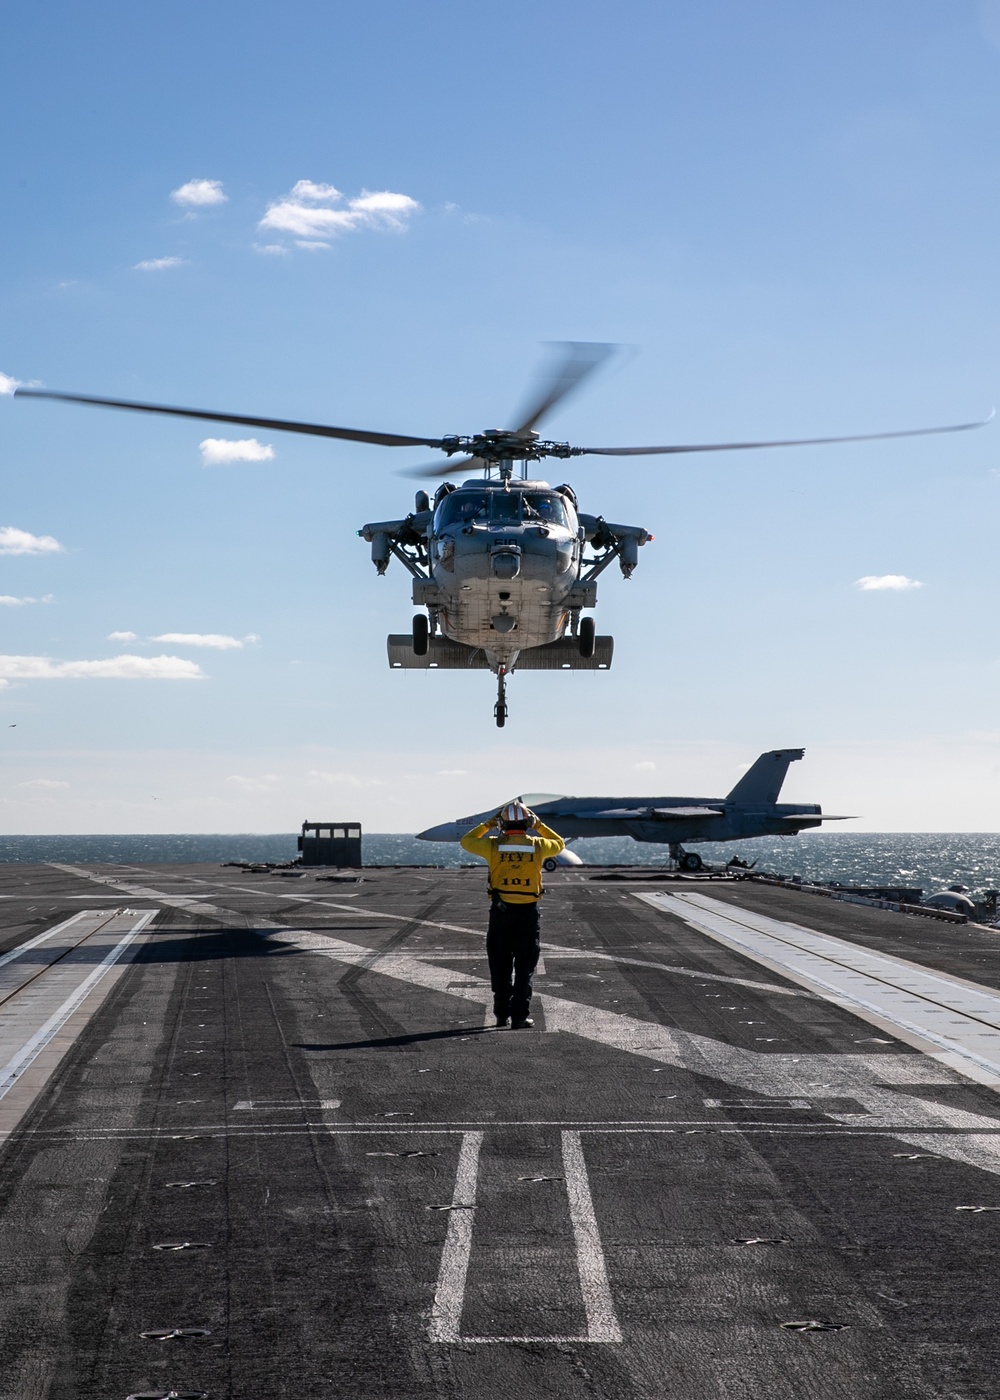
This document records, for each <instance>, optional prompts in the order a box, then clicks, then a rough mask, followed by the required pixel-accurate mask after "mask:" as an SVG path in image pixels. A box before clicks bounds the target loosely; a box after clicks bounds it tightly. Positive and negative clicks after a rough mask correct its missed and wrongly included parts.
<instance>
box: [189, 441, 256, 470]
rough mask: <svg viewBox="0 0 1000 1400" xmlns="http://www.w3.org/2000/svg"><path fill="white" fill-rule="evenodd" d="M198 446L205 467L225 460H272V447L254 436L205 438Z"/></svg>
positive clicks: (217, 464) (213, 465)
mask: <svg viewBox="0 0 1000 1400" xmlns="http://www.w3.org/2000/svg"><path fill="white" fill-rule="evenodd" d="M198 446H199V448H200V449H201V461H202V465H203V466H206V467H216V466H219V465H220V464H222V463H225V462H273V461H274V448H273V447H271V446H270V444H268V443H264V442H258V441H257V439H256V438H205V439H204V441H203V442H200V443H199V444H198Z"/></svg>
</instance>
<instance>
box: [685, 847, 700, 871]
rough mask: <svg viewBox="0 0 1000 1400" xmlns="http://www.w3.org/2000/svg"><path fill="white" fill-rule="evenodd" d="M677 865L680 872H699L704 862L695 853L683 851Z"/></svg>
mask: <svg viewBox="0 0 1000 1400" xmlns="http://www.w3.org/2000/svg"><path fill="white" fill-rule="evenodd" d="M679 863H680V867H681V869H682V870H692V871H693V870H701V869H702V868H703V865H704V862H703V861H702V858H701V856H700V855H699V854H698V852H697V851H685V852H684V854H683V855H682V856H681V858H680V862H679Z"/></svg>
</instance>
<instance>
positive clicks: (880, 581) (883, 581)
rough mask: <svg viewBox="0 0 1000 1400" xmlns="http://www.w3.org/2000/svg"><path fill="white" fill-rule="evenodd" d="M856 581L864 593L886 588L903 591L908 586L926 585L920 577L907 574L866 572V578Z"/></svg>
mask: <svg viewBox="0 0 1000 1400" xmlns="http://www.w3.org/2000/svg"><path fill="white" fill-rule="evenodd" d="M856 583H857V586H858V588H860V589H861V591H862V592H863V593H872V592H876V591H882V590H886V589H888V590H891V591H892V592H895V593H903V592H905V591H906V590H907V589H908V588H923V586H924V585H923V584H922V583H921V582H920V581H919V579H915V578H907V577H906V575H905V574H865V576H864V578H859V579H857V580H856Z"/></svg>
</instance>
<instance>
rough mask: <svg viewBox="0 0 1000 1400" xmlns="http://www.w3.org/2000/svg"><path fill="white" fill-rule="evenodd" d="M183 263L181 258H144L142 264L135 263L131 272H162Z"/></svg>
mask: <svg viewBox="0 0 1000 1400" xmlns="http://www.w3.org/2000/svg"><path fill="white" fill-rule="evenodd" d="M183 262H184V259H183V258H146V259H145V261H144V262H137V263H136V264H135V266H134V267H133V269H132V270H133V272H163V271H164V270H165V269H166V268H168V267H180V266H181V264H182V263H183Z"/></svg>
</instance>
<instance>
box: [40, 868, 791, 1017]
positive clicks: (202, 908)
mask: <svg viewBox="0 0 1000 1400" xmlns="http://www.w3.org/2000/svg"><path fill="white" fill-rule="evenodd" d="M49 863H50V864H53V865H54V864H55V863H54V862H49ZM55 868H56V869H58V870H64V871H66V872H68V873H70V874H74V875H85V876H86V877H87V878H88V879H90V880H97V881H99V882H101V883H102V884H109V883H112V880H111V877H109V876H104V875H95V874H91V873H90V872H89V871H87V870H84V869H83V867H82V866H71V865H58V866H56V867H55ZM184 878H185V879H186V880H188V881H190V882H191V883H192V884H199V885H210V886H211V887H212V888H213V889H221V890H231V891H233V892H234V893H236V894H255V895H261V894H264V895H265V896H266V897H269V898H271V899H285V900H293V901H297V902H298V903H300V904H317V905H319V906H320V908H322V909H338V910H341V911H342V912H343V913H345V914H353V915H354V916H355V917H356V918H360V917H368V918H371V919H390V920H392V921H394V922H396V923H415V924H419V925H421V926H422V927H426V928H440V929H445V930H446V931H447V932H449V933H471V934H473V935H474V936H476V937H477V938H482V937H484V935H485V930H484V929H475V928H466V927H465V926H464V925H463V924H442V923H438V922H436V921H435V920H433V919H413V918H411V917H410V916H409V915H407V914H385V913H383V912H382V911H381V910H378V909H358V908H357V907H356V906H354V905H351V904H336V903H333V902H332V901H331V900H329V899H320V898H319V897H318V896H316V895H307V894H279V893H278V892H277V891H276V890H261V889H260V887H259V886H249V885H227V884H222V883H220V882H219V881H214V880H199V879H196V878H195V876H193V875H189V876H185V877H184ZM114 884H115V887H116V888H118V889H120V890H121V891H122V892H123V893H126V894H130V893H131V894H136V895H141V896H142V897H143V898H144V899H149V898H156V899H161V900H162V901H163V903H164V904H171V905H173V906H175V907H176V908H178V909H184V910H187V911H189V912H202V913H212V912H225V913H229V914H233V913H238V911H237V910H225V911H217V910H215V909H214V907H213V906H212V905H210V904H197V903H195V902H194V901H192V900H188V899H185V898H183V897H181V898H180V899H178V898H177V897H176V896H175V895H168V894H164V893H161V892H160V891H157V890H152V889H147V888H145V887H143V886H135V887H130V886H126V885H122V884H119V883H118V882H117V881H114ZM342 897H343V898H351V899H358V898H360V896H359V895H350V896H346V895H345V896H342ZM74 898H77V899H85V898H87V896H86V895H76V896H74ZM546 953H548V954H549V955H550V956H552V957H562V958H599V959H601V960H602V961H605V962H614V963H627V964H628V965H629V966H632V967H649V968H654V969H655V970H656V971H657V972H668V973H674V974H676V975H678V976H681V977H694V978H697V979H698V980H700V981H703V982H726V983H730V984H732V985H734V986H739V987H750V988H751V989H753V990H756V991H768V992H774V993H776V994H777V995H779V996H792V997H800V996H807V995H811V994H810V993H808V992H804V991H799V990H798V989H797V988H795V987H779V986H775V985H774V983H772V982H754V981H750V980H748V979H747V978H745V977H726V976H724V975H723V974H721V973H718V972H698V971H697V970H696V969H694V968H684V967H672V966H667V965H665V964H663V963H656V962H648V961H646V960H644V959H641V958H623V957H620V956H619V955H618V954H616V953H598V952H594V951H591V950H589V949H580V948H564V947H562V946H560V945H559V944H556V943H543V944H542V951H541V953H540V955H539V959H538V966H537V967H536V969H535V974H536V976H538V977H545V976H546V975H547V972H546V967H545V954H546ZM382 956H383V957H399V956H402V957H409V956H413V953H404V954H400V953H393V952H387V953H384V954H382ZM419 956H420V957H421V958H424V959H436V960H437V961H440V962H445V961H448V960H450V959H454V960H459V959H461V960H463V961H465V960H469V959H478V958H482V957H485V956H486V950H485V948H484V949H483V951H482V952H481V953H446V952H445V953H439V952H430V951H423V950H421V951H420V952H419ZM488 1023H489V1018H488V1017H487V1018H486V1024H488Z"/></svg>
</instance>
